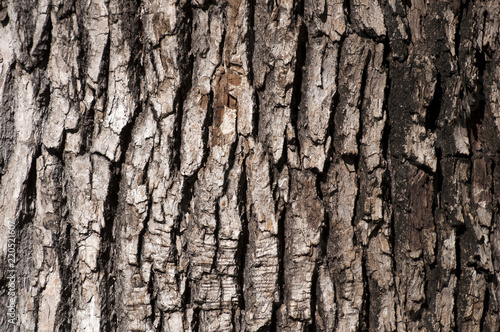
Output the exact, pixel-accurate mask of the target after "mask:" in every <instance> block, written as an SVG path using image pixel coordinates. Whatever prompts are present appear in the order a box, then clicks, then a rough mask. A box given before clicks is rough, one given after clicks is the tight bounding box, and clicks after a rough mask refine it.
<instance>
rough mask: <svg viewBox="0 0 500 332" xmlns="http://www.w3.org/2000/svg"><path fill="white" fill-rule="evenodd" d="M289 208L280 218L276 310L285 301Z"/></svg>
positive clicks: (284, 210) (285, 209) (284, 209)
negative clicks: (287, 217) (277, 301)
mask: <svg viewBox="0 0 500 332" xmlns="http://www.w3.org/2000/svg"><path fill="white" fill-rule="evenodd" d="M286 211H287V206H286V205H285V207H284V208H283V210H282V211H281V213H280V215H279V216H278V234H277V238H278V285H279V292H280V294H279V303H276V309H277V308H279V307H280V306H281V305H282V304H283V303H284V301H285V292H284V289H283V288H284V286H285V245H286V242H285V219H286Z"/></svg>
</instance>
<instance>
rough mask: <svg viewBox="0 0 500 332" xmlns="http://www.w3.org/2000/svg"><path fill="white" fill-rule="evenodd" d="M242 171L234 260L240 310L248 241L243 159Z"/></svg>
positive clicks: (243, 299) (246, 184)
mask: <svg viewBox="0 0 500 332" xmlns="http://www.w3.org/2000/svg"><path fill="white" fill-rule="evenodd" d="M242 168H243V170H242V173H241V176H240V183H239V186H238V211H239V214H240V218H241V233H240V238H239V239H238V249H237V251H236V261H237V262H239V269H238V285H239V287H240V288H239V301H238V303H239V307H240V309H241V310H245V292H244V289H245V265H246V255H247V249H248V243H249V234H248V217H247V211H246V207H247V204H248V203H247V195H246V194H247V191H248V183H247V174H246V167H245V161H243V165H242Z"/></svg>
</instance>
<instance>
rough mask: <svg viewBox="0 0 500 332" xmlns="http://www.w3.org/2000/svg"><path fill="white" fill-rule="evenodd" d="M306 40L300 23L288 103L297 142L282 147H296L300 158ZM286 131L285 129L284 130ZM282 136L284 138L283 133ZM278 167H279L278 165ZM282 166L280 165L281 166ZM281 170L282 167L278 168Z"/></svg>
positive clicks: (305, 29) (306, 36) (304, 26)
mask: <svg viewBox="0 0 500 332" xmlns="http://www.w3.org/2000/svg"><path fill="white" fill-rule="evenodd" d="M307 40H308V31H307V27H306V25H305V24H304V23H302V24H301V25H300V27H299V32H298V36H297V52H296V54H295V58H296V60H295V61H296V62H295V69H294V73H295V75H294V77H293V84H292V86H293V88H292V100H291V103H290V123H291V125H292V128H293V130H294V131H295V138H296V140H297V142H287V141H286V140H285V146H284V151H287V150H288V148H287V146H286V145H287V144H288V143H289V144H292V145H294V146H295V147H296V149H297V154H298V156H299V158H300V143H299V142H298V140H299V137H300V136H299V127H298V124H299V112H300V110H299V108H300V104H301V99H302V79H303V74H304V73H303V68H304V67H305V64H306V53H307ZM285 130H286V129H285ZM283 135H285V136H286V134H285V133H283ZM283 156H285V153H283ZM282 159H283V160H282V161H281V163H278V164H284V163H286V160H284V159H285V158H283V157H282ZM278 166H279V165H278ZM281 166H282V165H281ZM278 168H279V169H281V168H282V167H278Z"/></svg>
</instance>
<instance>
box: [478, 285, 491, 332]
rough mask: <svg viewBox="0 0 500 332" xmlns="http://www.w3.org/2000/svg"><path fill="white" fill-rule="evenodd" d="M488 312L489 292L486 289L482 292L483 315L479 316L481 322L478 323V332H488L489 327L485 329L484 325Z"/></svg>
mask: <svg viewBox="0 0 500 332" xmlns="http://www.w3.org/2000/svg"><path fill="white" fill-rule="evenodd" d="M489 311H490V290H489V288H488V287H486V290H485V292H484V300H483V314H482V315H481V320H480V321H479V331H488V330H489V326H488V328H487V329H485V326H484V324H485V323H486V318H487V317H488V313H489Z"/></svg>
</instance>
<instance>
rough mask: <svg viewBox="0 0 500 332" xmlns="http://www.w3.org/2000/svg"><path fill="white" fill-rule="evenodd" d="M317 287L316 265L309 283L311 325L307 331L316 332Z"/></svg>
mask: <svg viewBox="0 0 500 332" xmlns="http://www.w3.org/2000/svg"><path fill="white" fill-rule="evenodd" d="M317 286H318V264H316V266H315V267H314V270H313V275H312V282H311V323H310V324H309V328H308V331H309V332H316V331H318V327H317V326H316V305H317V303H318V295H317V293H316V289H317Z"/></svg>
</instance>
